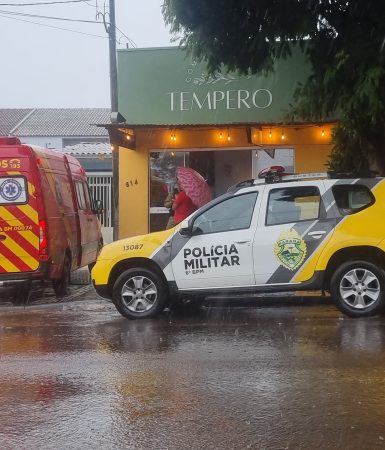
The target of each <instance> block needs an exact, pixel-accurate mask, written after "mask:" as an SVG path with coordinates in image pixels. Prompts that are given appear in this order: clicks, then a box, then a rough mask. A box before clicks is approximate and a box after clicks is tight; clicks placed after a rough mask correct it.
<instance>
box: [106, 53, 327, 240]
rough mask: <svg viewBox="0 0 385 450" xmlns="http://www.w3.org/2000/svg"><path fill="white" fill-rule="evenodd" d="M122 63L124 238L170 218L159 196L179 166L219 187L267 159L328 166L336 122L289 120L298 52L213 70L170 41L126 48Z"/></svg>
mask: <svg viewBox="0 0 385 450" xmlns="http://www.w3.org/2000/svg"><path fill="white" fill-rule="evenodd" d="M118 67H119V70H118V82H119V91H118V92H119V113H120V114H121V116H122V117H123V118H124V121H123V122H121V123H117V124H112V125H111V126H109V127H107V128H108V129H109V132H110V137H111V142H112V143H113V144H114V146H113V151H115V152H118V154H119V210H120V214H119V231H120V237H127V236H133V235H137V234H143V233H147V232H149V231H157V230H160V229H163V228H164V227H165V225H166V223H167V219H168V210H167V208H165V207H164V205H163V202H164V198H165V196H166V195H167V192H168V191H170V190H171V189H172V188H173V185H174V183H175V169H176V167H178V166H189V167H192V168H193V169H195V170H197V171H198V172H199V173H200V174H201V175H202V176H203V177H204V178H205V179H206V180H207V182H208V184H209V185H210V187H211V190H212V193H213V196H218V195H220V194H222V193H224V192H226V190H227V189H228V188H229V187H230V186H232V185H234V184H236V183H238V182H240V181H242V180H246V179H250V178H255V177H257V176H258V173H259V171H260V170H261V169H263V168H265V167H267V166H272V165H283V166H285V168H286V170H287V171H289V172H321V171H322V172H324V171H325V170H326V163H327V159H328V155H329V153H330V150H331V132H332V127H333V125H334V123H333V122H332V121H331V122H329V123H293V122H290V120H289V119H288V113H289V109H290V104H291V103H292V101H293V96H294V93H295V89H296V87H297V85H298V82H301V81H304V80H305V79H306V76H307V74H308V72H307V66H306V64H305V61H304V59H303V56H302V55H301V54H300V53H297V54H293V56H292V58H291V59H289V60H285V61H277V62H276V65H275V71H274V73H273V74H269V75H266V76H255V75H250V76H240V75H239V74H236V73H228V72H226V71H225V70H223V71H222V72H219V73H216V74H210V73H208V71H207V69H206V67H205V64H204V63H198V62H197V61H194V60H193V59H192V57H191V56H190V55H189V54H187V53H186V52H185V51H184V50H183V49H180V48H172V47H170V48H155V49H135V50H120V51H119V52H118ZM122 211H124V214H123V213H122Z"/></svg>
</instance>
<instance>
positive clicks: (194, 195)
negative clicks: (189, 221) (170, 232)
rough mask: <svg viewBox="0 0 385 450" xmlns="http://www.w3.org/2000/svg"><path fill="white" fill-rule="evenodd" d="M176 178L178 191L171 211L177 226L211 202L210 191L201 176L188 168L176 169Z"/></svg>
mask: <svg viewBox="0 0 385 450" xmlns="http://www.w3.org/2000/svg"><path fill="white" fill-rule="evenodd" d="M176 178H177V181H178V186H179V189H180V192H179V194H178V195H177V196H176V197H175V201H174V202H173V206H172V209H173V210H174V221H175V224H176V225H177V224H178V223H180V222H181V221H182V220H184V219H185V218H186V217H188V216H189V215H190V214H192V213H193V212H194V211H196V210H197V209H198V208H200V207H201V206H203V205H205V204H206V203H207V202H209V201H210V200H211V191H210V188H209V186H208V184H207V183H206V181H205V180H204V178H203V177H202V175H201V174H199V173H198V172H196V171H195V170H193V169H191V168H190V167H177V168H176Z"/></svg>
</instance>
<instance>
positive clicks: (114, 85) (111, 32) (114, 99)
mask: <svg viewBox="0 0 385 450" xmlns="http://www.w3.org/2000/svg"><path fill="white" fill-rule="evenodd" d="M109 1H110V8H109V9H110V11H109V16H110V20H109V22H110V24H109V26H108V30H107V31H108V39H109V52H110V96H111V117H113V116H117V114H118V112H119V105H118V69H117V63H116V21H115V0H109ZM112 192H113V197H112V211H111V212H112V214H111V217H112V226H113V239H114V241H116V240H117V239H119V146H116V147H115V145H114V146H113V150H112Z"/></svg>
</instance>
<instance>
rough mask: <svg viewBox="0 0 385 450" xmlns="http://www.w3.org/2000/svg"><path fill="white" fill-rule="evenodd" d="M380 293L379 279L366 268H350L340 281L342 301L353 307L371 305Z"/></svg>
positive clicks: (361, 308)
mask: <svg viewBox="0 0 385 450" xmlns="http://www.w3.org/2000/svg"><path fill="white" fill-rule="evenodd" d="M380 293H381V286H380V281H379V279H378V278H377V277H376V275H374V273H373V272H371V271H370V270H367V269H363V268H357V269H352V270H350V271H349V272H347V273H346V274H345V275H344V276H343V277H342V280H341V282H340V294H341V298H342V300H343V302H344V303H346V304H347V305H348V306H349V307H351V308H354V309H359V310H364V309H367V308H369V307H371V306H372V305H373V304H374V303H375V302H376V301H377V300H378V298H379V296H380Z"/></svg>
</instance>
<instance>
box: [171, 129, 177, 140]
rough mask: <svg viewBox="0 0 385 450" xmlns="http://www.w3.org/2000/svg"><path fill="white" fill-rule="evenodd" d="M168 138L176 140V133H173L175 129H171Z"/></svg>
mask: <svg viewBox="0 0 385 450" xmlns="http://www.w3.org/2000/svg"><path fill="white" fill-rule="evenodd" d="M170 140H171V141H176V134H175V131H171V136H170Z"/></svg>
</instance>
